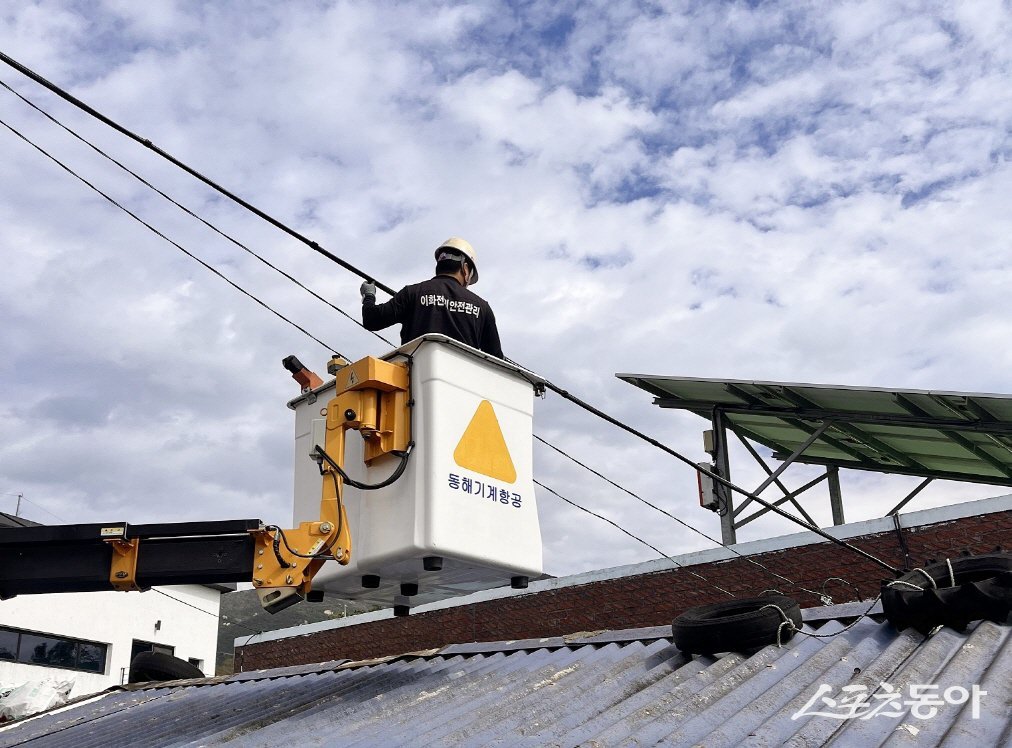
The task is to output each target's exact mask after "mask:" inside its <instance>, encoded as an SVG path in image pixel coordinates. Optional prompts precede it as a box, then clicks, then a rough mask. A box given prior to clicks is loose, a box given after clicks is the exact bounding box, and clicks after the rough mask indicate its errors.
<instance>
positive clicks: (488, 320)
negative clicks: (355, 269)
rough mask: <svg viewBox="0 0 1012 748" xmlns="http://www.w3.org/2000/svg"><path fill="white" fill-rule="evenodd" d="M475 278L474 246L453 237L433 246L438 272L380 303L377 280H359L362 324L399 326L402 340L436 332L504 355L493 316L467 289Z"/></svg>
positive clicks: (484, 303) (495, 354)
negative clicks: (435, 246) (362, 281)
mask: <svg viewBox="0 0 1012 748" xmlns="http://www.w3.org/2000/svg"><path fill="white" fill-rule="evenodd" d="M477 282H478V266H477V263H476V262H475V254H474V248H473V247H471V245H470V244H468V243H467V242H466V241H464V240H463V239H461V238H459V237H456V236H451V237H450V238H449V239H447V240H446V241H445V242H443V243H442V244H440V245H439V247H437V248H436V275H435V276H434V277H433V278H431V279H430V280H427V281H422V282H421V283H415V284H413V285H410V286H405V287H404V288H402V289H401V290H400V291H398V292H397V293H396V294H394V297H393V298H392V299H390V301H387V302H386V303H383V304H377V303H376V284H375V283H373V282H371V281H366V282H365V283H363V284H362V287H361V289H360V290H361V292H362V324H363V325H364V326H365V329H367V330H382V329H383V328H385V327H390V325H393V324H396V323H398V322H399V323H400V324H401V343H402V344H403V343H407V342H408V341H409V340H414V339H415V338H417V337H419V336H420V335H424V334H426V333H429V332H437V333H442V334H443V335H446V336H447V337H448V338H453V339H454V340H459V341H460V342H461V343H464V344H466V345H469V346H471V347H472V348H477V349H479V350H482V351H484V352H485V353H489V354H491V355H493V356H496V357H498V358H502V357H503V354H502V345H501V344H500V343H499V330H498V329H497V328H496V324H495V315H494V314H493V313H492V308H491V307H490V306H489V305H488V302H486V301H485V300H484V299H482V298H481V297H480V296H477V295H476V294H474V293H472V292H471V291H469V290H468V288H467V287H468V286H473V285H474V284H475V283H477Z"/></svg>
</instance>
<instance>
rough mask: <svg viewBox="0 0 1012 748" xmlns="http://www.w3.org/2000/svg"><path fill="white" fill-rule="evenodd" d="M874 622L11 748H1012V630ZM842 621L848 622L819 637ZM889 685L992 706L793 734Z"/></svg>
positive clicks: (354, 678) (568, 659) (494, 673)
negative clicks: (702, 652) (836, 706)
mask: <svg viewBox="0 0 1012 748" xmlns="http://www.w3.org/2000/svg"><path fill="white" fill-rule="evenodd" d="M866 608H867V604H865V605H864V606H861V605H859V604H855V605H850V606H834V607H833V608H832V609H831V610H828V611H823V612H822V613H821V614H820V613H814V614H813V613H812V612H807V613H806V624H805V629H804V630H805V631H806V632H808V633H810V634H819V635H820V637H822V638H814V637H809V636H797V637H795V639H794V640H792V641H791V642H789V643H788V644H787V645H786V646H785V647H783V648H777V647H775V646H770V647H766V648H765V649H763V650H761V651H759V652H757V653H755V654H753V655H751V656H746V655H742V654H735V653H732V654H727V655H724V656H721V657H694V658H692V657H688V656H686V655H684V654H682V653H680V652H678V651H677V650H676V649H675V648H674V646H673V645H672V644H671V641H670V628H669V627H658V628H653V629H636V630H632V631H627V632H589V633H585V634H580V635H574V636H571V637H561V638H557V639H555V638H553V639H549V640H528V641H523V642H496V643H492V644H461V645H454V646H451V647H446V648H444V649H442V650H440V651H439V652H437V653H424V654H421V655H414V656H412V655H406V656H403V657H400V658H394V659H390V660H387V661H383V662H379V663H372V664H364V663H347V662H346V663H340V662H332V663H326V664H323V665H312V666H299V667H297V668H286V669H282V670H265V671H258V672H256V673H243V674H240V675H237V676H234V677H232V678H229V679H226V680H222V679H208V680H203V681H187V682H181V683H179V684H177V685H163V686H160V687H148V688H143V689H141V690H135V691H125V692H124V691H116V692H110V693H106V694H104V695H102V696H101V697H99V698H97V699H93V700H90V701H87V702H84V703H81V704H78V705H75V706H71V707H70V708H67V709H64V710H62V711H58V712H55V713H51V714H47V715H43V716H40V717H37V718H35V719H32V720H28V721H26V722H24V723H21V724H17V725H12V726H10V727H7V728H3V729H0V746H17V745H25V744H29V745H31V746H33V747H34V746H37V747H38V748H45V747H50V746H52V747H55V746H73V747H74V748H85V747H86V746H120V745H124V746H125V745H131V746H137V745H150V746H196V745H221V744H228V745H235V746H273V745H286V744H291V745H300V746H305V745H342V746H348V745H382V746H391V745H453V746H458V745H503V746H542V745H559V746H575V745H598V746H613V745H620V744H626V743H635V744H637V745H649V744H663V745H705V746H780V745H791V746H814V745H825V744H827V743H828V742H830V741H833V745H834V746H836V745H840V746H860V748H866V747H867V746H871V745H881V744H884V743H887V742H888V743H889V744H890V745H892V744H910V745H914V744H916V745H918V746H935V745H954V746H963V745H975V746H976V745H1008V744H1009V741H1010V740H1012V719H1010V701H1009V683H1012V644H1010V643H1009V642H1010V639H1012V637H1010V632H1012V627H1009V626H1007V625H997V624H994V623H990V622H983V623H980V624H979V625H973V626H971V628H970V629H968V630H967V632H966V633H958V632H956V631H953V630H951V629H942V630H941V631H939V632H938V633H936V634H935V635H934V636H932V637H930V638H928V639H926V640H925V639H924V637H922V636H920V635H919V634H917V633H916V632H914V631H913V630H907V631H904V632H902V633H898V632H897V631H896V630H895V629H893V628H892V627H891V626H890V625H889V624H885V623H877V622H876V621H874V620H872V619H870V618H864V619H860V620H858V622H857V623H856V624H854V625H853V626H852V627H851V628H849V629H846V630H844V629H845V627H846V625H847V623H848V622H850V621H853V619H854V617H855V616H857V615H859V614H860V613H861V612H863V611H864V610H865V609H866ZM827 614H831V615H833V616H837V617H835V618H830V619H829V620H826V621H825V622H822V623H821V625H820V620H821V619H822V618H823V617H825V616H826V615H827ZM831 634H838V635H835V636H828V635H831ZM883 682H885V683H888V684H890V685H891V686H892V687H893V688H895V689H897V691H898V692H900V693H901V694H902V695H903V696H902V698H903V699H904V700H909V696H910V686H912V685H933V686H938V687H939V690H938V693H939V694H942V693H944V691H945V689H947V688H950V687H956V686H958V687H962V688H967V689H969V688H971V686H973V685H974V684H976V685H979V686H980V687H981V688H982V689H983V690H984V691H985V692H986V693H985V694H984V695H982V696H981V697H980V698H979V714H977V715H976V716H975V715H974V713H973V712H974V710H973V708H972V706H971V702H969V701H968V702H967V703H964V704H962V705H954V704H950V703H946V702H944V701H943V703H942V704H941V705H940V706H938V707H937V709H938V713H937V714H936V715H934V716H932V717H930V718H923V719H921V718H918V717H916V716H915V714H913V713H912V712H911V709H910V707H909V705H907V706H902V716H897V717H891V716H883V715H881V714H879V715H876V716H871V717H868V718H867V719H847V720H842V719H837V718H834V717H830V716H802V717H800V718H797V719H795V718H794V716H795V715H796V714H797V713H798V711H799V710H801V709H802V708H803V707H805V705H806V704H807V703H809V702H810V700H812V699H813V697H815V696H816V695H817V691H818V689H819V686H820V685H822V684H825V685H826V686H829V687H830V688H831V689H832V692H831V693H829V694H828V695H829V696H833V697H838V696H839V695H840V689H841V688H842V687H843V686H867V687H868V688H869V689H878V692H879V693H882V692H883V687H881V686H880V684H881V683H883ZM954 693H955V692H954ZM956 695H958V694H956ZM876 703H877V702H876ZM815 708H821V709H822V710H826V709H827V707H826V706H825V705H821V707H815Z"/></svg>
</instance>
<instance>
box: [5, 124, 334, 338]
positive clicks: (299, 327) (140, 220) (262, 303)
mask: <svg viewBox="0 0 1012 748" xmlns="http://www.w3.org/2000/svg"><path fill="white" fill-rule="evenodd" d="M0 125H2V126H4V127H6V128H7V129H8V130H10V131H11V132H12V133H14V134H15V135H16V136H17V137H19V138H21V140H23V141H24V142H26V143H28V145H30V146H31V147H32V148H34V149H35V150H37V151H38V152H39V153H41V154H42V155H43V156H45V157H46V158H48V159H49V160H50V161H52V162H53V163H55V164H56V165H57V166H59V167H60V168H61V169H63V170H64V171H66V172H67V173H68V174H70V175H71V176H72V177H74V178H75V179H77V180H79V181H81V182H83V183H84V184H85V185H87V186H88V187H89V188H90V189H92V190H94V191H95V192H97V193H98V194H99V195H101V196H102V197H103V198H105V199H106V200H107V201H108V202H110V203H112V204H113V205H115V206H116V207H117V208H119V209H120V210H122V211H123V212H124V213H126V214H127V215H128V216H130V217H131V218H133V219H134V220H135V221H137V222H138V223H140V224H141V225H142V226H144V227H145V228H147V229H148V231H151V232H152V233H153V234H155V235H156V236H158V237H160V238H161V239H164V240H165V241H167V242H168V243H169V244H171V245H172V246H173V247H175V248H176V249H178V250H179V251H180V252H182V253H183V254H185V255H186V256H187V257H189V258H190V259H192V260H196V261H197V262H199V263H200V264H201V265H203V266H204V267H205V268H206V269H208V270H210V271H211V272H212V273H214V274H215V275H217V276H218V277H219V278H221V279H222V280H223V281H225V282H226V283H228V284H229V285H230V286H232V288H234V289H235V290H237V291H239V293H241V294H243V295H244V296H247V297H249V298H250V299H252V300H253V301H255V302H256V303H257V304H259V305H260V306H262V307H263V308H264V309H266V310H267V311H268V312H270V313H271V314H273V315H274V316H275V317H277V318H278V319H280V320H282V321H284V322H287V323H288V324H289V325H291V326H292V327H294V328H295V329H296V330H298V331H299V332H301V333H302V334H304V335H306V336H307V337H310V338H312V339H313V340H315V341H316V342H317V343H319V344H320V345H321V346H323V347H324V348H325V349H327V350H328V351H332V352H334V353H337V348H335V347H334V346H331V345H328V344H327V343H324V342H323V341H322V340H320V339H319V338H318V337H316V336H315V335H313V334H312V333H311V332H309V331H308V330H306V328H304V327H302V325H300V324H298V323H297V322H293V321H292V320H290V319H289V318H288V317H286V316H285V315H283V314H282V313H281V312H279V311H277V310H276V309H274V308H273V307H272V306H270V305H269V304H267V302H265V301H261V300H260V299H259V298H257V297H256V296H254V295H253V294H252V293H250V292H249V291H247V290H246V289H245V288H243V287H242V286H240V285H238V284H237V283H235V282H234V281H233V280H232V279H230V278H229V277H228V276H226V275H225V274H223V273H222V272H221V271H219V270H217V269H216V268H214V267H212V266H211V265H208V264H207V263H206V262H204V261H203V260H202V259H200V258H199V257H197V256H196V255H195V254H193V253H192V252H191V251H190V250H188V249H186V248H185V247H183V246H182V245H181V244H179V243H178V242H175V241H173V240H172V239H170V238H169V237H167V236H166V235H165V234H163V233H162V232H161V231H159V230H158V229H156V228H155V227H154V226H152V225H151V224H150V223H148V222H147V221H145V220H144V219H143V218H141V217H140V216H138V215H137V214H136V213H134V212H133V211H131V210H130V209H129V208H127V207H126V206H124V205H122V204H121V203H119V202H117V201H116V199H115V198H113V197H111V196H110V195H108V194H107V193H105V192H103V191H102V190H101V189H99V188H98V187H96V186H95V185H94V184H92V183H91V182H89V181H88V180H87V179H85V178H84V177H82V176H81V175H80V174H78V173H77V172H75V171H74V170H73V169H71V168H70V167H69V166H67V165H66V164H64V163H63V162H62V161H60V160H59V159H58V158H56V157H55V156H53V155H52V154H50V153H49V152H48V151H46V150H45V149H44V148H42V147H41V146H39V145H38V144H36V143H35V142H33V141H32V140H31V139H29V138H28V137H26V136H25V135H23V134H22V133H20V132H18V130H16V129H15V128H13V127H12V126H11V125H9V124H7V122H6V121H4V120H2V119H0ZM337 355H341V354H340V353H337Z"/></svg>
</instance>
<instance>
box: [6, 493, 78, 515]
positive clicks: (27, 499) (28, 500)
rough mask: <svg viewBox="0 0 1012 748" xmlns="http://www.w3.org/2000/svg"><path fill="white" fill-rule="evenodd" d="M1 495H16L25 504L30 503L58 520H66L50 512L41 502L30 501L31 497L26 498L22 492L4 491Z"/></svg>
mask: <svg viewBox="0 0 1012 748" xmlns="http://www.w3.org/2000/svg"><path fill="white" fill-rule="evenodd" d="M3 495H4V496H17V497H18V498H19V499H20V500H21V501H23V502H25V503H26V504H31V505H32V506H34V507H35V508H36V509H41V510H42V511H44V512H45V513H46V514H48V515H49V516H51V517H55V518H56V519H58V520H60V522H66V521H67V520H65V519H64V518H63V517H61V516H60V515H59V514H56V513H55V512H51V511H49V510H48V509H46V508H45V507H44V506H42V504H38V503H36V502H34V501H32V500H31V499H29V498H27V497H26V496H25V495H24V494H20V493H5V494H3Z"/></svg>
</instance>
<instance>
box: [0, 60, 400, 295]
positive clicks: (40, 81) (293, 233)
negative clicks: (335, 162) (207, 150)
mask: <svg viewBox="0 0 1012 748" xmlns="http://www.w3.org/2000/svg"><path fill="white" fill-rule="evenodd" d="M0 61H2V62H5V63H6V64H8V65H10V66H11V67H12V68H14V69H15V70H17V71H18V72H20V73H22V74H24V75H26V76H28V77H29V78H31V79H32V80H33V81H35V82H36V83H38V84H39V85H41V86H44V87H45V88H47V89H49V90H50V91H52V92H53V93H54V94H56V95H57V96H59V97H60V98H61V99H63V100H64V101H67V102H69V103H71V104H73V105H74V106H76V107H77V108H78V109H80V110H82V111H84V112H87V113H88V114H90V115H91V116H92V117H94V118H95V119H97V120H99V121H100V122H102V123H104V124H106V125H108V126H109V127H111V128H112V129H114V130H116V131H117V132H119V133H121V134H123V135H126V136H127V137H128V138H130V139H131V140H134V141H136V142H138V143H140V144H141V145H143V146H144V147H145V148H149V149H151V150H152V151H154V152H155V153H157V154H158V155H159V156H161V157H162V158H164V159H166V160H167V161H169V162H171V163H172V164H174V165H175V166H178V167H179V168H180V169H182V170H183V171H185V172H186V173H187V174H189V175H190V176H193V177H195V178H197V179H199V180H200V181H201V182H203V183H204V184H206V185H207V186H208V187H210V188H211V189H213V190H215V191H217V192H219V193H221V194H222V195H224V196H225V197H227V198H228V199H229V200H232V201H234V202H236V203H237V204H239V205H241V206H242V207H244V208H245V209H246V210H248V211H250V212H251V213H254V214H255V215H257V216H258V217H260V218H262V219H263V220H265V221H267V223H269V224H271V225H272V226H274V227H275V228H277V229H280V230H281V231H284V232H285V233H286V234H288V235H289V236H291V237H293V238H295V239H298V240H299V241H300V242H302V243H303V244H305V245H306V246H307V247H310V248H311V249H312V250H313V251H314V252H318V253H320V254H321V255H323V256H324V257H326V258H327V259H328V260H331V261H332V262H336V263H337V264H338V265H340V266H341V267H343V268H344V269H345V270H347V271H349V272H351V273H354V274H355V275H357V276H359V277H360V278H363V279H364V280H370V281H372V282H374V283H375V284H376V286H377V287H379V288H382V289H383V290H384V291H386V292H387V293H388V294H391V295H392V294H393V293H394V292H393V289H391V288H390V287H388V286H385V285H383V284H382V283H380V282H378V281H376V280H375V279H374V278H372V277H371V276H369V275H367V274H366V273H364V272H362V271H361V270H359V269H358V268H356V267H355V266H354V265H352V264H350V263H348V262H345V261H344V260H342V259H341V258H340V257H338V256H337V255H335V254H333V253H332V252H328V251H327V250H326V249H324V248H323V247H321V246H320V245H319V244H317V243H316V242H314V241H313V240H312V239H309V238H308V237H306V236H303V235H302V234H300V233H299V232H298V231H295V230H294V229H292V228H289V227H288V226H286V225H285V224H284V223H282V222H281V221H279V220H277V219H276V218H273V217H272V216H270V215H268V214H267V213H265V212H264V211H262V210H260V209H259V208H257V207H256V206H255V205H252V204H250V203H248V202H246V201H245V200H243V199H242V198H241V197H239V196H238V195H236V194H234V193H232V192H229V191H228V190H226V189H225V188H224V187H222V186H221V185H220V184H218V183H217V182H215V181H213V180H211V179H210V178H208V177H206V176H204V175H203V174H201V173H200V172H198V171H197V170H196V169H193V168H191V167H190V166H187V165H186V164H185V163H183V162H182V161H180V160H179V159H177V158H176V157H175V156H173V155H172V154H171V153H168V152H167V151H164V150H162V149H161V148H159V147H158V146H156V145H155V144H154V143H152V142H151V141H150V140H148V139H147V138H143V137H141V136H140V135H137V134H136V133H134V132H132V131H130V130H128V129H127V128H125V127H123V125H121V124H119V123H118V122H115V121H114V120H112V119H110V118H109V117H106V116H105V115H104V114H102V113H101V112H99V111H98V110H96V109H93V108H91V107H90V106H88V105H87V104H85V103H84V102H83V101H81V100H80V99H78V98H77V97H75V96H73V95H71V94H70V93H69V92H67V91H65V90H64V89H62V88H60V87H59V86H57V85H56V84H55V83H51V82H50V81H48V80H46V79H45V78H43V77H42V76H41V75H39V74H38V73H36V72H35V71H34V70H32V69H30V68H28V67H26V66H25V65H22V64H21V63H20V62H18V61H17V60H15V59H14V58H12V57H10V56H9V55H7V54H4V53H3V52H2V51H0Z"/></svg>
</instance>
